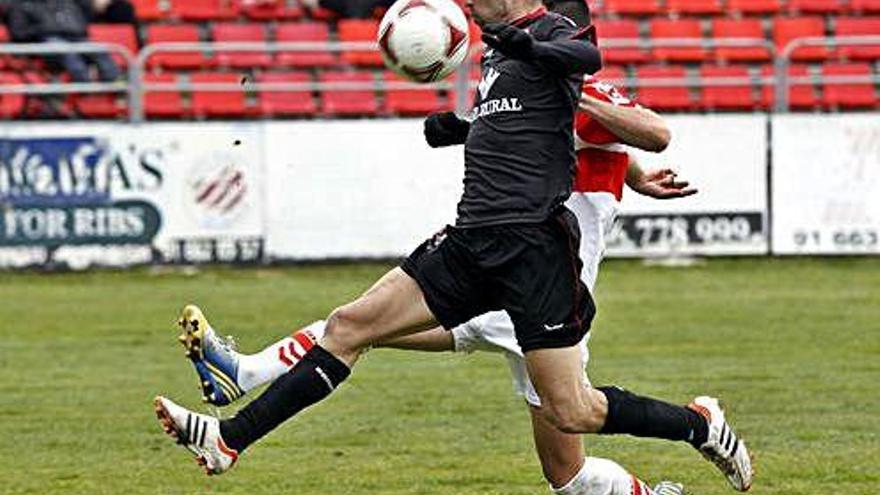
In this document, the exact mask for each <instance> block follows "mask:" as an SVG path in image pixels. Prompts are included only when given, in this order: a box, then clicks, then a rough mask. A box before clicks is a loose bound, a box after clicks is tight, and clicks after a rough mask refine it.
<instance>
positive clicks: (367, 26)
mask: <svg viewBox="0 0 880 495" xmlns="http://www.w3.org/2000/svg"><path fill="white" fill-rule="evenodd" d="M337 28H338V29H339V33H338V34H339V41H342V42H346V43H362V42H369V43H375V42H376V35H377V34H378V32H379V22H378V21H374V20H367V19H343V20H341V21H339V24H337ZM342 60H343V61H345V62H346V63H349V64H352V65H360V66H371V67H381V66H382V65H383V62H382V56H381V55H380V54H379V51H378V50H373V51H369V52H365V51H346V52H343V53H342Z"/></svg>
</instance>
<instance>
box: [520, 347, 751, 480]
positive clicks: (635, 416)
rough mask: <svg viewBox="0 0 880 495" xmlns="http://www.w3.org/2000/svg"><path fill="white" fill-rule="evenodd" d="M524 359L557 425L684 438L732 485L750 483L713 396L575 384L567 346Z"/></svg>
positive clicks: (745, 460) (743, 454)
mask: <svg viewBox="0 0 880 495" xmlns="http://www.w3.org/2000/svg"><path fill="white" fill-rule="evenodd" d="M526 363H527V366H528V371H529V377H530V379H531V381H532V383H534V386H535V388H536V389H537V391H538V394H539V396H540V398H541V403H542V406H541V413H542V414H543V415H544V416H545V417H546V418H547V420H548V422H550V423H551V424H553V425H554V426H555V427H556V428H558V429H559V430H560V431H564V432H567V433H577V432H581V433H600V434H629V435H634V436H639V437H651V438H662V439H667V440H673V441H684V442H688V443H690V444H691V445H692V446H694V447H695V448H697V449H698V450H700V452H701V453H703V455H704V456H705V457H707V459H709V460H710V461H712V462H713V463H715V464H716V465H717V466H718V468H719V469H720V470H721V471H722V473H724V474H725V476H726V477H727V479H728V481H730V483H731V485H732V486H733V487H734V488H735V489H737V490H740V491H746V490H748V489H749V488H750V487H751V479H752V474H753V473H752V468H751V460H750V458H749V454H748V451H747V449H746V447H745V445H744V444H743V443H742V441H741V440H739V439H738V438H737V437H736V435H735V434H734V432H733V430H732V429H731V427H730V425H728V424H727V422H726V421H725V419H724V412H723V410H721V408H720V407H719V405H718V402H717V401H716V400H714V399H711V398H708V397H699V398H697V399H696V400H695V401H694V403H693V404H691V405H689V406H687V407H683V406H678V405H674V404H670V403H667V402H663V401H659V400H656V399H652V398H649V397H643V396H639V395H636V394H634V393H632V392H629V391H627V390H624V389H621V388H618V387H600V388H597V389H593V388H584V387H581V386H579V385H578V383H577V380H576V379H573V378H571V376H572V374H573V370H575V369H577V364H576V363H577V352H576V350H575V349H573V348H561V349H535V350H531V351H529V352H527V353H526Z"/></svg>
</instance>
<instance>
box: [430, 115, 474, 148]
mask: <svg viewBox="0 0 880 495" xmlns="http://www.w3.org/2000/svg"><path fill="white" fill-rule="evenodd" d="M470 130H471V124H470V123H469V122H468V121H466V120H462V119H460V118H458V115H455V113H453V112H441V113H434V114H431V115H430V116H428V118H427V119H425V140H426V141H428V146H430V147H432V148H442V147H444V146H454V145H456V144H464V142H465V141H467V136H468V133H469V132H470Z"/></svg>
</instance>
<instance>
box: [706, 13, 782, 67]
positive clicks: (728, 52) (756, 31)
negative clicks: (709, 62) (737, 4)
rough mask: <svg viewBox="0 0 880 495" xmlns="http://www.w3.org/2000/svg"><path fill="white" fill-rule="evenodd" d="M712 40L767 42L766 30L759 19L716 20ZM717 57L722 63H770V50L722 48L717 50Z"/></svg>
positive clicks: (758, 47) (757, 47)
mask: <svg viewBox="0 0 880 495" xmlns="http://www.w3.org/2000/svg"><path fill="white" fill-rule="evenodd" d="M712 38H713V39H716V40H731V39H750V40H755V41H766V37H765V36H764V28H763V27H762V26H761V21H759V20H758V19H714V20H712ZM715 56H716V57H717V59H718V60H720V61H722V62H769V61H770V58H771V54H770V50H768V49H767V48H762V47H760V46H754V47H722V46H719V47H717V48H716V49H715Z"/></svg>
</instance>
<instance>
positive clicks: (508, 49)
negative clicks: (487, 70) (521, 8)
mask: <svg viewBox="0 0 880 495" xmlns="http://www.w3.org/2000/svg"><path fill="white" fill-rule="evenodd" d="M483 43H486V45H488V46H489V47H490V48H494V49H496V50H498V51H499V52H501V53H503V54H504V55H506V56H508V57H510V58H515V59H519V60H531V59H533V58H535V39H534V38H532V35H530V34H529V33H527V32H525V31H523V30H522V29H520V28H518V27H513V26H511V25H510V24H503V23H491V24H486V25H485V26H483Z"/></svg>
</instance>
